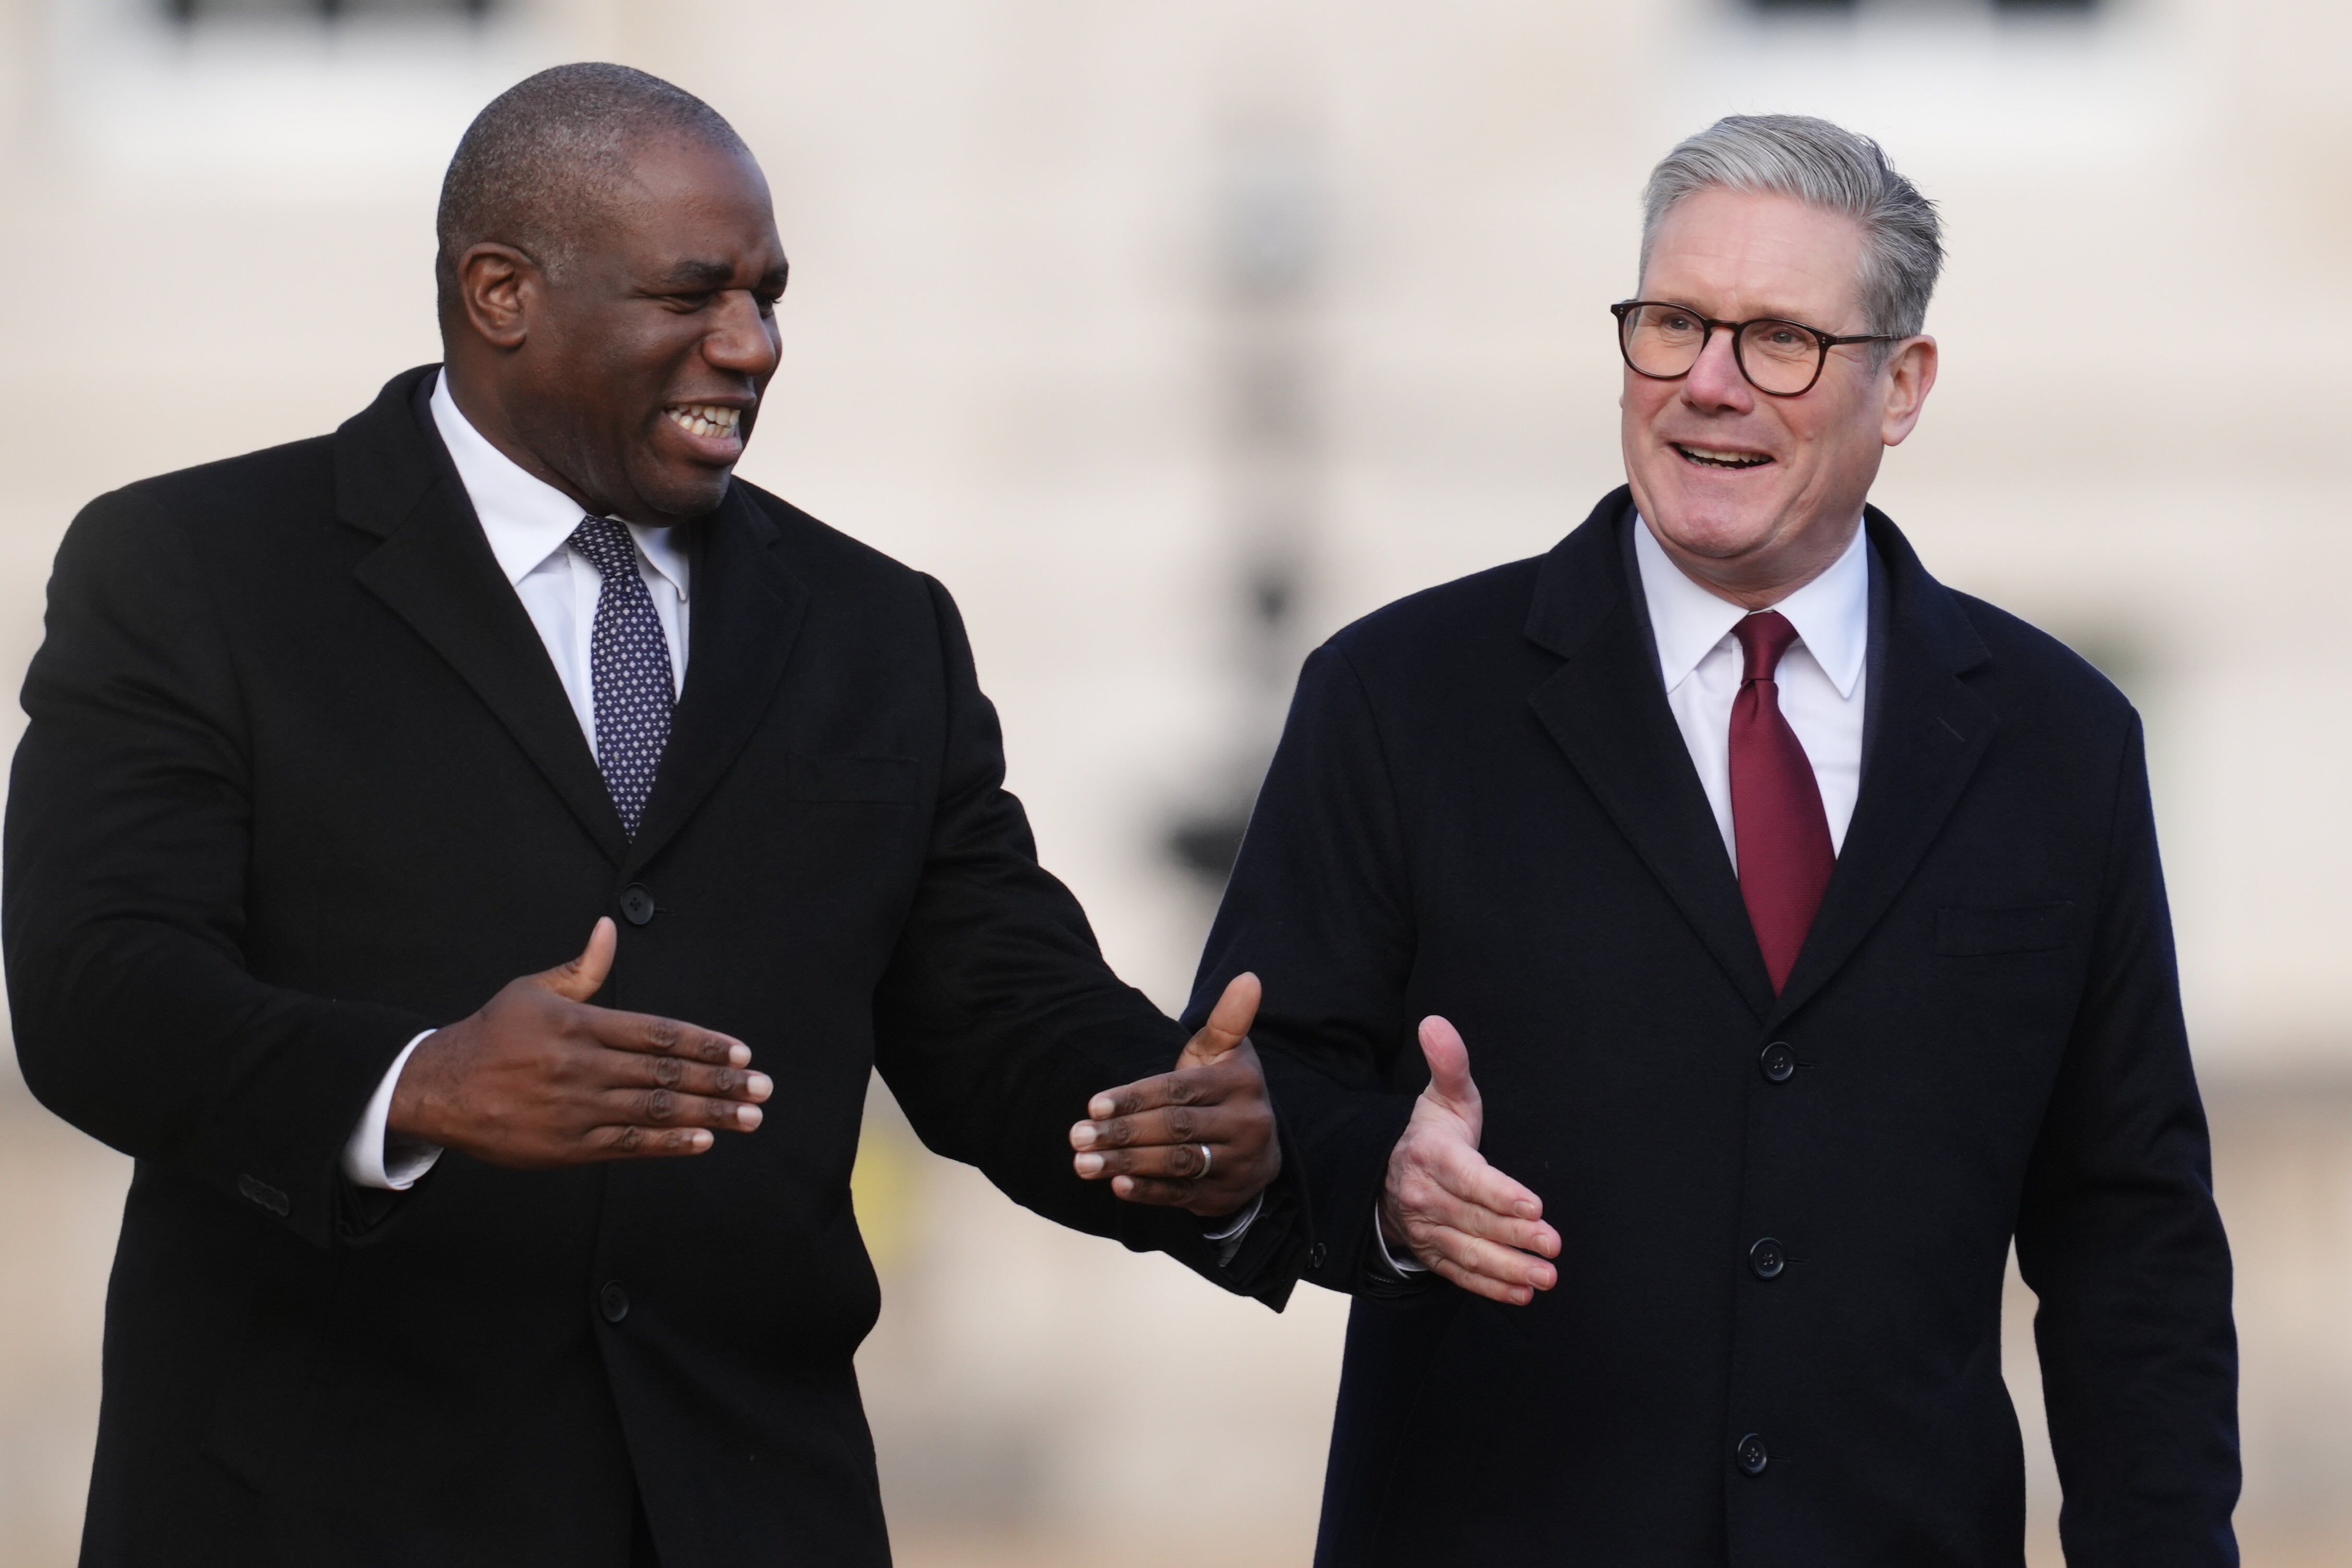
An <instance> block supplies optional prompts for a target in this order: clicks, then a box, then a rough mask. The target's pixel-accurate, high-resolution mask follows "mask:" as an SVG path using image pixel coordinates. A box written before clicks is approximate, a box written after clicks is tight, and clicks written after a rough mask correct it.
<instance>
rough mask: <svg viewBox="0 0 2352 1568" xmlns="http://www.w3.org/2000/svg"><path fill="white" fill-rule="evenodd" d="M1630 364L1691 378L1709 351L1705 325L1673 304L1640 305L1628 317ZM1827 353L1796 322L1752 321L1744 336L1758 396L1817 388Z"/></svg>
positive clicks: (1745, 358)
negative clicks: (1693, 367)
mask: <svg viewBox="0 0 2352 1568" xmlns="http://www.w3.org/2000/svg"><path fill="white" fill-rule="evenodd" d="M1622 336H1623V340H1624V343H1625V360H1626V363H1629V364H1631V365H1632V366H1633V368H1634V369H1635V370H1637V371H1639V372H1641V373H1642V374H1643V375H1651V376H1657V377H1659V378H1661V379H1662V380H1668V381H1671V380H1673V379H1674V378H1675V377H1676V376H1680V375H1687V374H1690V370H1691V367H1692V366H1693V365H1696V363H1698V356H1699V355H1700V353H1703V352H1704V351H1705V350H1706V340H1707V336H1708V333H1707V328H1706V321H1704V320H1702V319H1701V318H1700V317H1699V316H1697V315H1696V314H1695V313H1693V312H1691V311H1689V310H1679V309H1677V308H1675V306H1672V305H1636V306H1635V307H1633V309H1632V310H1628V311H1626V312H1625V319H1624V327H1623V329H1622ZM1827 353H1828V351H1827V350H1825V349H1823V348H1822V342H1821V340H1820V339H1819V338H1817V337H1815V336H1814V335H1813V334H1812V333H1811V331H1807V330H1806V329H1805V328H1803V327H1801V326H1800V325H1798V324H1797V323H1796V322H1794V321H1750V322H1748V324H1747V325H1746V326H1744V327H1742V328H1741V329H1740V331H1739V342H1738V361H1739V367H1740V369H1741V370H1742V371H1743V372H1745V373H1746V374H1747V376H1748V380H1749V381H1750V382H1752V383H1753V384H1755V386H1756V388H1757V390H1758V391H1759V392H1769V393H1778V394H1780V395H1783V396H1788V395H1794V394H1796V393H1800V392H1802V391H1804V390H1805V389H1806V388H1807V387H1809V386H1811V385H1812V384H1813V379H1814V378H1815V377H1816V376H1818V375H1820V374H1821V372H1822V359H1823V358H1824V357H1825V356H1826V354H1827Z"/></svg>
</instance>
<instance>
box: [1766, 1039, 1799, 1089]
mask: <svg viewBox="0 0 2352 1568" xmlns="http://www.w3.org/2000/svg"><path fill="white" fill-rule="evenodd" d="M1756 1065H1757V1066H1758V1067H1759V1068H1763V1069H1764V1076H1765V1077H1766V1078H1767V1079H1770V1080H1771V1081H1772V1082H1774V1083H1786V1082H1788V1081H1789V1080H1790V1079H1792V1078H1794V1077H1796V1076H1797V1053H1796V1052H1794V1051H1792V1050H1790V1048H1789V1042H1788V1041H1786V1040H1775V1041H1773V1042H1772V1043H1771V1044H1770V1045H1769V1046H1767V1047H1764V1054H1763V1055H1762V1056H1760V1057H1758V1058H1756Z"/></svg>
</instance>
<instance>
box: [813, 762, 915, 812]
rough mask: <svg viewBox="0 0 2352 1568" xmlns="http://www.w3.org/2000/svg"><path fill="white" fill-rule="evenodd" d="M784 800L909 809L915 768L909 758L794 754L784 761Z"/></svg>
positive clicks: (911, 800)
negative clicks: (842, 802)
mask: <svg viewBox="0 0 2352 1568" xmlns="http://www.w3.org/2000/svg"><path fill="white" fill-rule="evenodd" d="M782 771H783V780H782V784H783V795H784V798H786V799H787V800H828V801H845V802H858V801H862V802H866V803H869V804H872V805H913V804H914V800H915V781H916V765H915V762H914V759H913V758H911V757H826V756H818V755H816V754H814V753H813V752H793V753H792V754H790V755H788V756H786V757H785V758H784V765H783V770H782Z"/></svg>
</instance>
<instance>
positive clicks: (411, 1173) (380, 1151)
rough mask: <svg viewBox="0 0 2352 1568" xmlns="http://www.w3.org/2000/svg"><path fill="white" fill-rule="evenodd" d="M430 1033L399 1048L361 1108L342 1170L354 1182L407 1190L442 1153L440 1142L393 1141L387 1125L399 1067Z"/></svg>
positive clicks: (398, 1191) (397, 1080)
mask: <svg viewBox="0 0 2352 1568" xmlns="http://www.w3.org/2000/svg"><path fill="white" fill-rule="evenodd" d="M431 1033H433V1031H432V1030H430V1029H427V1030H425V1034H424V1035H419V1036H417V1037H416V1038H415V1039H413V1040H411V1041H409V1042H408V1044H406V1045H404V1046H403V1047H401V1048H400V1054H399V1055H398V1056H396V1057H394V1058H392V1066H391V1067H390V1068H388V1069H386V1070H385V1072H384V1075H383V1082H382V1083H379V1084H377V1085H376V1086H375V1093H374V1095H373V1097H372V1098H371V1099H370V1100H368V1102H367V1109H366V1110H363V1111H362V1112H360V1123H359V1125H358V1126H357V1127H354V1128H352V1138H351V1142H348V1143H346V1144H344V1145H343V1174H344V1175H346V1176H349V1177H350V1178H351V1179H352V1184H353V1185H354V1186H362V1187H380V1188H382V1189H383V1190H384V1191H385V1192H392V1193H404V1192H406V1191H407V1190H408V1189H409V1188H411V1187H413V1186H415V1184H416V1179H417V1178H418V1177H419V1176H422V1175H423V1174H425V1172H427V1171H429V1170H431V1169H432V1168H433V1162H434V1161H436V1160H438V1159H439V1158H440V1157H441V1146H440V1145H439V1144H438V1143H426V1142H422V1141H419V1140H415V1139H408V1138H403V1139H399V1140H397V1141H394V1140H393V1139H392V1138H391V1136H390V1134H389V1133H388V1132H387V1131H385V1128H384V1123H385V1122H387V1121H390V1120H391V1119H392V1091H393V1089H394V1088H395V1087H396V1086H397V1085H398V1084H399V1082H400V1070H401V1068H404V1067H406V1066H407V1065H408V1058H410V1057H411V1056H413V1055H415V1051H416V1047H419V1046H421V1045H423V1044H424V1043H425V1035H430V1034H431Z"/></svg>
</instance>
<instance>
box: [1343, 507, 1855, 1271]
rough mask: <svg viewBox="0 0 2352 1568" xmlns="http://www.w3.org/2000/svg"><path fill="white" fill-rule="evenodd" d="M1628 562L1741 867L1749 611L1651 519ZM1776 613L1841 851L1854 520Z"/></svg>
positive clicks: (1851, 723)
mask: <svg viewBox="0 0 2352 1568" xmlns="http://www.w3.org/2000/svg"><path fill="white" fill-rule="evenodd" d="M1633 560H1634V563H1636V564H1637V565H1638V566H1639V567H1640V568H1641V573H1642V602H1643V604H1645V605H1648V606H1649V610H1650V634H1651V637H1652V638H1653V639H1654V641H1655V642H1656V644H1657V649H1658V678H1659V679H1660V680H1662V681H1664V683H1665V688H1666V706H1667V707H1668V708H1671V709H1672V710H1674V715H1675V726H1676V727H1677V728H1679V729H1680V730H1681V731H1682V732H1683V744H1684V745H1685V747H1687V748H1688V749H1689V751H1690V759H1691V765H1692V766H1693V767H1695V768H1696V769H1697V770H1698V782H1699V784H1700V786H1701V787H1703V788H1704V789H1705V790H1706V803H1707V805H1710V806H1712V807H1714V808H1715V825H1716V826H1717V829H1718V830H1720V831H1721V833H1722V834H1723V849H1724V853H1725V854H1727V855H1728V856H1730V857H1731V867H1732V870H1733V871H1734V872H1735V873H1736V872H1737V871H1738V868H1739V840H1738V836H1737V835H1735V834H1734V833H1733V832H1732V827H1731V703H1732V700H1733V699H1734V698H1736V697H1738V695H1739V678H1740V675H1741V674H1742V673H1743V668H1744V661H1743V660H1742V658H1741V657H1740V652H1739V639H1738V638H1737V637H1733V636H1732V635H1731V628H1732V627H1734V626H1738V624H1739V623H1740V622H1741V621H1743V620H1745V619H1747V618H1748V611H1746V610H1744V609H1742V608H1740V607H1739V606H1738V605H1735V604H1733V603H1732V602H1731V601H1730V600H1728V599H1719V598H1717V597H1716V596H1715V595H1714V594H1713V593H1712V592H1711V591H1709V590H1707V589H1706V588H1703V587H1701V586H1699V584H1696V583H1695V582H1693V581H1692V580H1691V579H1690V578H1689V577H1688V576H1686V575H1685V574H1684V573H1683V569H1682V568H1681V567H1679V566H1677V565H1675V563H1674V561H1673V560H1672V558H1670V557H1669V556H1668V555H1667V554H1666V552H1665V551H1664V550H1663V549H1662V548H1660V547H1659V544H1658V542H1657V539H1656V538H1655V537H1654V535H1653V534H1652V533H1651V532H1650V525H1649V522H1648V521H1647V520H1645V519H1639V518H1637V519H1636V520H1635V521H1634V526H1633ZM1772 608H1774V609H1776V610H1778V611H1780V614H1782V615H1784V616H1787V617H1788V618H1789V624H1790V625H1791V626H1795V627H1796V628H1797V640H1796V641H1795V642H1794V643H1792V644H1790V647H1789V651H1788V652H1786V653H1784V654H1782V655H1781V656H1780V669H1779V670H1778V671H1777V672H1776V673H1775V675H1774V677H1773V680H1774V682H1775V684H1777V685H1778V686H1779V687H1780V711H1781V713H1782V714H1783V715H1784V716H1785V717H1786V718H1787V719H1788V721H1789V728H1790V729H1791V730H1794V731H1796V732H1797V741H1798V742H1799V743H1800V744H1801V745H1802V746H1803V747H1804V748H1805V757H1806V760H1807V761H1809V762H1811V763H1812V764H1813V782H1814V783H1815V784H1819V785H1820V786H1821V791H1822V812H1823V813H1824V814H1826V815H1827V816H1828V817H1829V819H1830V844H1831V847H1832V848H1836V849H1841V850H1842V849H1843V848H1844V847H1845V830H1846V826H1847V825H1848V824H1849V823H1851V822H1852V821H1853V803H1854V797H1855V796H1856V795H1859V794H1861V791H1862V721H1863V709H1864V690H1863V687H1864V679H1866V675H1867V670H1866V668H1865V667H1866V665H1867V664H1868V658H1867V657H1866V656H1867V655H1868V653H1869V651H1870V545H1869V543H1868V541H1867V536H1866V535H1865V534H1864V531H1863V529H1862V527H1861V526H1860V521H1859V520H1856V525H1855V528H1854V531H1853V542H1851V543H1849V544H1848V545H1847V546H1846V547H1845V552H1844V553H1843V554H1842V555H1840V556H1839V557H1838V558H1837V560H1836V561H1835V562H1834V563H1832V565H1831V567H1830V569H1829V570H1828V571H1826V572H1824V573H1822V574H1821V575H1820V576H1818V577H1816V578H1814V579H1813V580H1812V581H1811V582H1810V583H1808V584H1805V585H1804V586H1803V587H1801V588H1800V589H1798V590H1797V591H1796V592H1795V593H1793V594H1791V595H1789V596H1788V597H1787V598H1785V599H1783V600H1781V601H1780V603H1779V604H1777V605H1773V606H1772ZM1372 1239H1373V1241H1374V1243H1375V1245H1377V1246H1378V1247H1380V1250H1381V1258H1383V1259H1385V1260H1386V1261H1387V1263H1388V1265H1389V1267H1390V1268H1393V1269H1395V1270H1397V1271H1398V1272H1399V1273H1402V1274H1418V1273H1420V1272H1422V1266H1421V1265H1420V1264H1419V1263H1418V1262H1416V1261H1414V1259H1413V1258H1412V1254H1411V1253H1407V1254H1405V1255H1404V1256H1403V1257H1399V1256H1397V1255H1396V1253H1394V1252H1392V1251H1391V1250H1390V1247H1389V1243H1388V1237H1386V1236H1384V1235H1382V1234H1381V1226H1380V1225H1379V1223H1378V1219H1377V1216H1375V1221H1374V1224H1373V1226H1372Z"/></svg>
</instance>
